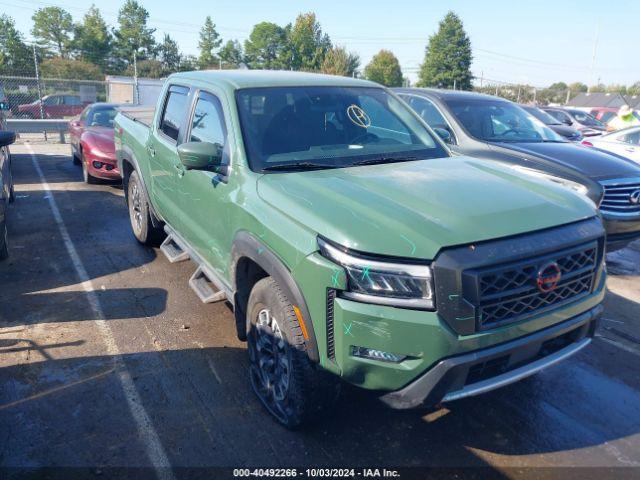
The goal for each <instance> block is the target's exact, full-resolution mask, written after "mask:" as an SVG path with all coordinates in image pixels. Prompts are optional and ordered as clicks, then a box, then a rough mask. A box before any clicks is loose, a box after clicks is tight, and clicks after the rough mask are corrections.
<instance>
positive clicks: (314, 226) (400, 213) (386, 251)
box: [257, 157, 595, 259]
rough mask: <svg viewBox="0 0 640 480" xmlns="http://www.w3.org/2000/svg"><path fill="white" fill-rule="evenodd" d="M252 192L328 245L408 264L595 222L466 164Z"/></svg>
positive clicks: (347, 175) (499, 174) (509, 174)
mask: <svg viewBox="0 0 640 480" xmlns="http://www.w3.org/2000/svg"><path fill="white" fill-rule="evenodd" d="M257 188H258V194H259V195H260V197H261V198H262V199H263V200H264V201H265V202H267V203H268V204H269V205H270V206H271V207H272V208H274V209H277V210H279V211H280V212H282V213H283V214H284V215H287V216H289V217H290V218H292V219H293V220H295V221H297V222H298V223H299V224H301V225H303V226H305V227H306V228H309V229H311V230H312V231H314V232H316V233H318V234H320V235H322V236H324V237H326V238H328V239H330V240H333V241H334V242H337V243H339V244H341V245H344V246H347V247H349V248H353V249H356V250H360V251H363V252H368V253H375V254H380V255H390V256H398V257H408V258H422V259H433V258H435V256H436V254H437V253H438V251H439V250H440V249H441V248H443V247H447V246H453V245H462V244H470V243H474V242H480V241H483V240H490V239H495V238H499V237H506V236H510V235H515V234H520V233H524V232H529V231H533V230H540V229H544V228H549V227H554V226H557V225H562V224H566V223H571V222H574V221H577V220H581V219H585V218H589V217H593V216H594V215H595V206H594V205H593V203H591V202H590V201H589V200H587V199H586V197H582V196H578V195H577V194H574V193H572V192H570V191H568V190H566V189H564V188H563V187H560V186H556V185H555V184H553V183H551V182H548V181H545V180H538V179H536V178H534V177H531V176H528V175H523V174H520V173H518V172H517V171H515V170H513V169H511V168H509V167H506V166H503V165H500V164H497V163H496V162H487V161H483V160H476V159H472V158H468V157H454V158H443V159H437V160H424V161H415V162H406V163H391V164H384V165H374V166H362V167H351V168H343V169H330V170H318V171H309V172H293V173H278V174H266V175H263V176H262V177H260V179H259V180H258V187H257Z"/></svg>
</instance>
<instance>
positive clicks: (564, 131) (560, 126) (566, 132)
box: [520, 105, 583, 142]
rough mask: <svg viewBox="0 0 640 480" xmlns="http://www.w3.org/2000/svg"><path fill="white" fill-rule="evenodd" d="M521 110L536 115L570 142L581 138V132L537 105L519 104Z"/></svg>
mask: <svg viewBox="0 0 640 480" xmlns="http://www.w3.org/2000/svg"><path fill="white" fill-rule="evenodd" d="M520 107H522V109H523V110H525V111H527V112H529V113H530V114H531V115H533V116H534V117H536V118H537V119H538V120H540V121H541V122H542V123H544V124H545V125H546V126H547V127H549V128H550V129H551V130H553V131H554V132H556V133H557V134H558V135H562V136H563V137H564V138H566V139H567V140H569V141H571V142H579V141H581V140H582V138H583V137H582V133H580V132H579V131H578V130H576V129H575V128H572V127H570V126H568V125H565V124H564V123H562V122H561V121H560V120H557V119H556V118H554V117H552V116H551V115H549V114H548V113H547V112H544V111H542V110H540V109H539V108H538V107H531V106H529V105H520Z"/></svg>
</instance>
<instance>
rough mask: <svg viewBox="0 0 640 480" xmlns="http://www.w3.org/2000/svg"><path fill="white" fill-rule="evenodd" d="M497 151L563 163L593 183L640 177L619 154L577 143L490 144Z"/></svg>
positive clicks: (639, 170) (633, 166)
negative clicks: (611, 179) (594, 181)
mask: <svg viewBox="0 0 640 480" xmlns="http://www.w3.org/2000/svg"><path fill="white" fill-rule="evenodd" d="M490 146H491V148H493V149H502V150H506V151H509V152H510V153H511V154H524V155H520V156H523V157H525V158H528V159H530V160H533V161H534V162H535V161H536V160H537V161H542V162H543V163H544V162H551V163H552V164H560V165H562V166H564V167H567V168H569V169H571V170H574V171H576V172H579V173H580V174H582V175H585V176H587V177H589V178H591V179H593V180H604V179H607V178H625V177H634V178H637V177H640V167H638V165H637V164H634V163H633V162H632V161H630V160H627V159H626V158H623V157H620V156H618V155H616V154H612V153H605V152H602V151H597V150H593V149H590V148H588V147H585V146H582V145H576V144H574V143H568V142H567V143H542V142H537V143H515V142H514V143H511V142H510V143H494V142H492V143H490Z"/></svg>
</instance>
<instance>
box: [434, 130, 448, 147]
mask: <svg viewBox="0 0 640 480" xmlns="http://www.w3.org/2000/svg"><path fill="white" fill-rule="evenodd" d="M433 131H434V132H436V135H438V136H439V137H440V139H441V140H442V141H443V142H444V143H448V144H451V143H453V142H452V141H451V133H449V130H447V129H446V128H440V127H433Z"/></svg>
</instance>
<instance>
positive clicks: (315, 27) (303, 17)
mask: <svg viewBox="0 0 640 480" xmlns="http://www.w3.org/2000/svg"><path fill="white" fill-rule="evenodd" d="M289 43H290V46H291V53H292V59H291V63H292V65H291V66H292V67H293V69H294V70H305V71H318V70H321V69H322V64H323V62H324V57H325V56H326V54H327V52H328V51H329V50H330V49H331V39H330V38H329V36H328V35H327V34H325V33H323V32H322V28H321V27H320V23H319V22H318V21H317V19H316V15H315V13H312V12H310V13H303V14H300V15H298V18H296V23H295V24H294V25H293V28H292V29H291V33H290V34H289Z"/></svg>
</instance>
